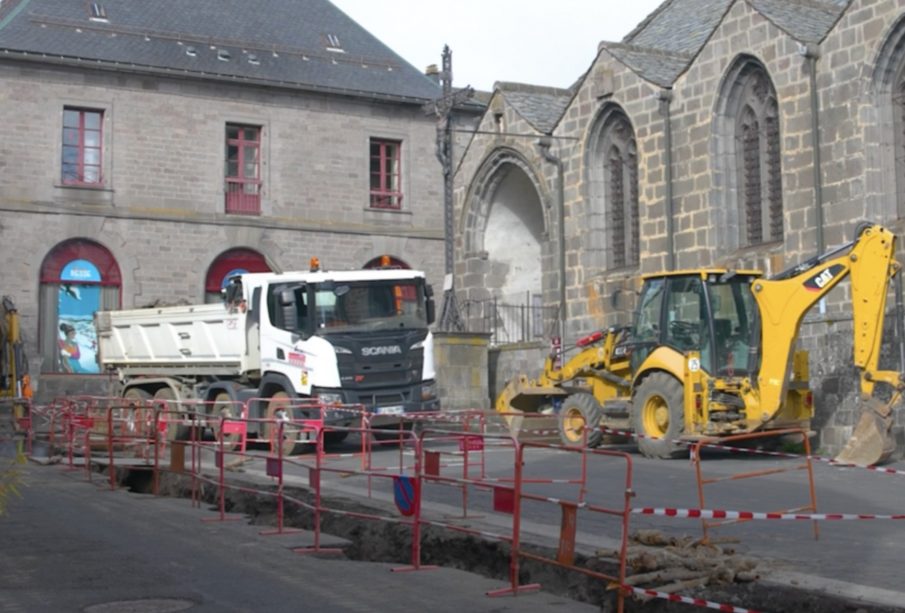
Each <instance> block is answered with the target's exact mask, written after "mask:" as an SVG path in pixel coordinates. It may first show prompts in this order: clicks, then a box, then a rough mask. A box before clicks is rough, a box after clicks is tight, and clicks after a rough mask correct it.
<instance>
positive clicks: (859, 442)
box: [834, 397, 897, 466]
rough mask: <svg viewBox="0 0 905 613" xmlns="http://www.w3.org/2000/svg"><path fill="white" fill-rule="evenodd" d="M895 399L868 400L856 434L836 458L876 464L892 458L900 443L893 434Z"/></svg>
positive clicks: (864, 464)
mask: <svg viewBox="0 0 905 613" xmlns="http://www.w3.org/2000/svg"><path fill="white" fill-rule="evenodd" d="M896 399H897V398H896V397H894V398H893V400H892V402H895V400H896ZM892 402H890V403H888V404H887V403H884V402H882V401H880V400H877V399H876V398H870V399H869V400H867V401H865V402H864V404H863V406H862V408H861V417H860V419H859V420H858V424H857V425H856V426H855V429H854V431H853V432H852V437H851V438H850V439H848V442H847V443H846V444H845V447H843V449H842V451H841V452H840V453H839V455H837V456H836V457H835V458H834V459H835V461H836V462H841V463H844V464H854V465H856V466H873V465H874V464H879V463H880V462H883V461H885V460H888V459H889V457H890V456H891V455H892V453H893V451H895V447H896V445H895V440H894V439H893V438H892V437H891V436H890V434H889V430H890V428H891V427H892V415H891V412H892V408H891V404H892Z"/></svg>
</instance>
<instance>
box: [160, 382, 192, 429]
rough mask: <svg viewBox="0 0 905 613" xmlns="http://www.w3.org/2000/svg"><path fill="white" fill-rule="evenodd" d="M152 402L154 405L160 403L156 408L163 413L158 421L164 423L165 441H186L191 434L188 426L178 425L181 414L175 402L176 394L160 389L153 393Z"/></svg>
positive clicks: (163, 388) (168, 389) (166, 389)
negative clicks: (165, 426)
mask: <svg viewBox="0 0 905 613" xmlns="http://www.w3.org/2000/svg"><path fill="white" fill-rule="evenodd" d="M154 401H155V403H157V402H158V401H161V402H160V403H159V405H158V406H159V408H160V409H162V410H163V411H165V412H163V413H161V414H160V419H161V420H164V421H165V422H166V425H167V430H166V438H167V440H168V441H184V440H188V439H189V438H190V436H191V432H190V430H189V427H188V426H184V425H182V424H180V423H179V421H180V420H181V419H182V412H181V410H180V407H179V405H178V404H177V402H176V393H175V392H174V391H173V390H172V389H171V388H169V387H162V388H160V389H159V390H157V391H156V392H155V393H154Z"/></svg>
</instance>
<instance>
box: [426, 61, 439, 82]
mask: <svg viewBox="0 0 905 613" xmlns="http://www.w3.org/2000/svg"><path fill="white" fill-rule="evenodd" d="M424 74H425V75H427V77H428V78H429V79H430V80H431V81H433V82H434V83H437V84H439V83H440V69H439V68H437V65H436V64H431V65H430V66H428V67H427V68H425V69H424Z"/></svg>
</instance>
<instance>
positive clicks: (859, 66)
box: [456, 0, 905, 451]
mask: <svg viewBox="0 0 905 613" xmlns="http://www.w3.org/2000/svg"><path fill="white" fill-rule="evenodd" d="M589 59H590V58H589ZM903 92H905V2H903V1H902V0H807V1H805V0H782V1H778V0H667V1H666V2H664V3H663V4H662V5H661V6H660V7H659V8H658V9H657V10H656V11H655V12H653V13H652V14H651V15H650V16H648V18H647V19H645V20H644V21H643V22H642V23H640V24H639V25H638V26H637V27H636V28H635V29H634V30H633V31H632V32H630V33H629V34H628V35H627V36H626V37H625V38H624V39H623V40H622V41H621V42H618V43H613V42H603V43H601V44H600V45H599V49H598V54H597V57H596V58H594V59H593V62H592V63H591V65H590V68H589V69H588V70H587V72H586V73H585V74H583V75H581V76H580V77H579V78H578V79H577V81H576V82H575V84H574V85H573V86H572V87H571V88H569V89H565V90H559V89H551V88H544V87H537V86H527V85H519V84H512V83H498V84H497V85H496V87H495V91H494V92H493V96H492V98H491V100H490V103H489V105H488V107H487V111H486V112H485V114H484V116H483V118H482V119H481V122H480V125H479V131H478V132H477V133H476V134H475V136H474V138H473V139H472V141H471V143H470V144H469V147H468V149H467V151H466V153H465V156H464V159H463V160H462V163H461V165H460V167H459V169H458V175H457V182H456V186H457V187H456V215H457V216H456V220H457V242H456V247H457V250H456V253H457V259H456V287H457V290H458V292H459V296H460V302H462V303H465V304H469V305H472V306H474V305H477V304H482V303H485V304H486V301H490V300H497V301H500V302H510V301H514V300H517V299H518V298H519V297H520V296H524V297H527V299H529V300H533V301H536V303H537V304H542V305H544V306H545V307H548V311H547V312H546V314H545V316H544V317H543V326H542V329H541V330H538V329H537V328H536V327H534V328H532V329H531V330H530V331H529V334H527V335H526V334H524V332H525V331H524V330H522V331H521V332H522V333H521V338H525V337H526V336H527V337H528V338H533V337H534V336H536V335H537V336H538V337H539V339H540V340H539V342H538V343H537V344H536V345H533V346H532V345H530V344H528V345H525V344H522V345H517V346H515V347H514V348H510V349H511V350H503V351H501V352H500V353H499V354H498V355H497V356H492V359H491V362H494V363H496V364H497V373H496V383H495V384H496V385H497V386H499V385H500V383H501V381H503V380H505V379H506V377H507V376H508V375H509V374H511V373H512V372H513V371H516V370H520V369H523V368H524V367H525V366H528V367H529V370H532V369H533V370H534V371H535V372H537V371H538V370H539V368H540V366H541V364H542V360H541V357H540V355H541V354H543V353H545V352H546V350H547V345H546V343H547V339H548V338H549V337H550V336H551V335H553V334H554V333H555V332H556V324H557V319H558V318H559V316H558V313H559V311H558V307H559V305H560V304H561V303H563V302H564V304H565V312H564V317H563V318H562V319H563V320H564V324H565V325H564V327H565V330H564V332H565V339H566V341H565V344H566V345H567V346H568V345H569V344H571V343H574V341H575V339H576V338H577V337H578V336H580V335H583V334H586V333H589V332H591V331H593V330H595V329H599V328H601V327H603V326H607V325H610V324H614V323H617V322H626V321H627V320H628V318H629V317H630V314H631V312H632V310H633V308H634V306H635V305H634V298H635V290H636V289H637V287H638V286H639V277H640V275H641V274H643V273H647V272H655V271H658V270H662V269H667V270H668V269H687V268H696V267H703V266H726V267H745V268H758V269H761V270H763V271H765V272H766V273H767V274H770V273H776V272H779V271H781V270H783V269H785V268H788V267H790V266H792V265H794V264H797V263H800V262H802V261H804V260H806V259H808V258H810V257H812V256H814V255H816V254H817V253H821V252H823V251H825V250H827V249H828V248H831V247H833V246H837V245H840V244H843V243H845V242H847V241H849V240H851V239H852V238H853V235H854V231H855V228H856V225H857V223H858V221H859V220H864V219H868V220H873V221H877V222H880V223H883V224H885V225H887V226H888V227H890V228H891V229H892V230H893V231H894V232H896V234H898V235H900V236H901V234H902V231H903V228H905V220H903V218H905V198H903V193H905V190H903V185H905V162H903V160H905V148H903V147H905V140H903V139H905V137H903V134H905V119H903V117H905V102H903V100H905V98H903ZM560 203H562V206H560ZM899 256H900V259H901V256H902V253H901V249H900V253H899ZM523 300H524V299H523ZM849 301H850V297H849V288H848V286H847V285H846V286H843V287H841V288H840V289H839V290H836V291H835V292H834V293H833V294H831V298H829V299H828V300H826V301H825V302H824V303H822V304H821V305H820V307H819V308H814V309H812V311H811V312H810V313H809V314H808V316H807V318H806V320H805V324H804V326H803V329H802V340H801V343H800V344H801V345H802V346H803V347H804V348H806V349H808V350H809V351H810V355H811V358H810V367H811V377H812V384H813V386H814V389H815V404H816V406H817V407H818V411H817V414H818V417H817V423H816V425H817V427H818V428H819V429H820V431H821V435H822V438H821V444H822V445H823V446H824V447H825V449H826V450H828V451H833V450H838V446H839V444H840V443H841V441H843V440H844V439H845V438H847V436H848V434H849V433H850V431H851V425H852V419H853V414H854V411H855V405H856V402H855V400H856V397H857V373H856V372H855V369H854V368H853V366H852V357H851V356H852V330H851V318H850V308H849ZM476 312H478V313H480V312H481V309H480V308H478V309H476ZM891 319H892V318H891V317H887V322H888V324H887V328H889V329H890V330H889V331H890V332H891V331H892V330H891V328H892V324H891V323H889V322H890V320H891ZM512 325H513V326H514V327H516V328H518V327H519V326H522V327H523V328H524V326H525V322H524V321H522V322H514V323H513V324H512ZM893 341H894V339H893V335H891V334H890V335H888V336H887V344H888V347H887V351H886V354H887V355H885V356H884V361H887V362H889V363H888V364H882V363H881V366H885V367H887V368H893V369H898V368H900V365H898V353H899V352H898V348H897V347H894V345H895V343H894V342H893ZM898 420H899V421H898V424H899V426H901V424H902V415H901V411H900V414H899V416H898ZM897 431H898V432H899V438H900V439H901V427H899V428H897Z"/></svg>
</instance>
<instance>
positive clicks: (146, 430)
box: [114, 387, 154, 436]
mask: <svg viewBox="0 0 905 613" xmlns="http://www.w3.org/2000/svg"><path fill="white" fill-rule="evenodd" d="M150 399H151V394H150V393H149V392H146V391H145V390H143V389H141V388H137V387H130V388H129V389H127V390H126V391H125V393H124V394H123V403H124V404H125V407H123V409H122V410H121V411H119V413H120V414H121V416H122V419H123V420H124V424H125V425H124V427H123V430H124V433H125V434H129V435H132V436H148V435H150V434H151V429H152V428H153V427H154V411H152V410H151V409H149V408H148V401H149V400H150ZM114 417H116V412H114Z"/></svg>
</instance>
